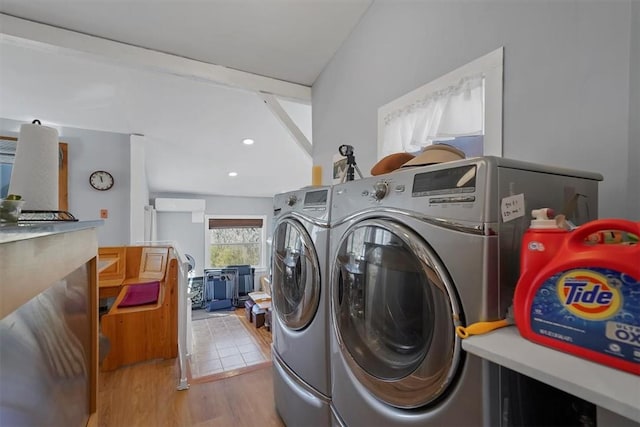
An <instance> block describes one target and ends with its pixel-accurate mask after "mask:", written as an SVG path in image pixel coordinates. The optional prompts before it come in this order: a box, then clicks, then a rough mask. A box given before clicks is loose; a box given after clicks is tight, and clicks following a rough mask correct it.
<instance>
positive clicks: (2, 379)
mask: <svg viewBox="0 0 640 427" xmlns="http://www.w3.org/2000/svg"><path fill="white" fill-rule="evenodd" d="M102 223H103V222H102V221H83V222H56V223H33V224H20V225H13V226H7V225H3V226H2V227H0V272H2V273H1V274H0V296H1V297H0V425H65V426H83V425H87V424H88V423H89V421H90V420H91V419H92V418H95V414H96V409H97V387H98V386H97V367H98V344H97V342H98V319H97V317H98V316H97V313H98V307H97V302H98V298H97V283H96V282H97V272H96V268H97V267H96V266H97V253H98V239H97V232H96V227H98V226H100V225H102ZM96 421H97V420H96Z"/></svg>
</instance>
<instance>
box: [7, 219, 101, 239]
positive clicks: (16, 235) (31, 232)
mask: <svg viewBox="0 0 640 427" xmlns="http://www.w3.org/2000/svg"><path fill="white" fill-rule="evenodd" d="M103 224H104V220H94V221H42V222H26V223H22V222H21V223H18V224H10V225H9V224H3V225H2V226H0V244H3V243H10V242H16V241H19V240H25V239H33V238H36V237H43V236H49V235H52V234H59V233H67V232H70V231H78V230H84V229H87V228H96V227H100V226H102V225H103Z"/></svg>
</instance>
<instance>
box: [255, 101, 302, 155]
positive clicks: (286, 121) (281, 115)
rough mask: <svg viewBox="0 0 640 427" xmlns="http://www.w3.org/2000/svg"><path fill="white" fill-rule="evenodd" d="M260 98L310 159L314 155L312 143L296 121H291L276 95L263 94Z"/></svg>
mask: <svg viewBox="0 0 640 427" xmlns="http://www.w3.org/2000/svg"><path fill="white" fill-rule="evenodd" d="M260 96H261V97H262V100H263V101H264V103H265V104H267V107H269V109H270V110H271V112H272V113H273V114H274V115H275V116H276V117H277V118H278V120H280V123H282V125H283V126H284V127H285V129H286V130H287V131H289V133H290V134H291V136H292V137H293V140H294V141H295V142H297V143H298V145H299V146H300V147H302V149H303V150H304V151H305V152H306V153H307V154H308V155H309V157H311V156H312V155H313V152H312V148H313V147H312V145H311V142H309V140H308V139H307V137H306V136H304V133H302V131H301V130H300V128H299V127H298V125H296V124H295V123H294V121H293V120H291V116H289V114H287V112H286V111H285V110H284V108H282V105H281V104H280V102H278V99H277V98H276V97H275V95H272V94H270V93H264V92H261V93H260Z"/></svg>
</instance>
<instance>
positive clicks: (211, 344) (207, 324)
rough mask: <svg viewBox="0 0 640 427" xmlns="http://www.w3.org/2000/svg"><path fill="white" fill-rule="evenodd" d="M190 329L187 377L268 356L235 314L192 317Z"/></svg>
mask: <svg viewBox="0 0 640 427" xmlns="http://www.w3.org/2000/svg"><path fill="white" fill-rule="evenodd" d="M192 328H193V354H191V357H190V364H191V377H192V378H197V377H203V376H207V375H213V374H218V373H221V372H225V371H231V370H235V369H239V368H244V367H247V366H251V365H255V364H258V363H262V362H266V361H267V360H268V359H267V358H266V357H265V356H264V355H263V354H262V352H261V351H260V347H259V346H258V344H257V342H256V340H255V338H253V337H252V336H251V333H250V332H249V331H248V330H247V329H246V328H245V327H244V326H243V325H242V323H241V322H240V319H238V317H237V316H236V315H235V314H228V315H225V316H220V317H210V318H207V319H202V320H196V321H194V322H193V323H192Z"/></svg>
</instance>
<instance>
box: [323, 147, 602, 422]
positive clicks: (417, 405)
mask: <svg viewBox="0 0 640 427" xmlns="http://www.w3.org/2000/svg"><path fill="white" fill-rule="evenodd" d="M601 179H602V177H601V176H600V175H598V174H594V173H586V172H579V171H573V170H566V169H558V168H551V167H545V166H540V165H534V164H528V163H523V162H518V161H513V160H507V159H501V158H492V157H483V158H475V159H466V160H461V161H455V162H450V163H445V164H439V165H432V166H426V167H420V168H412V169H406V170H402V171H397V172H395V173H391V174H386V175H382V176H378V177H373V178H367V179H362V180H358V181H352V182H347V183H343V184H339V185H336V186H334V187H333V201H332V210H331V238H330V255H329V264H330V269H331V361H330V363H331V370H332V375H331V400H332V401H331V409H332V420H333V424H334V425H346V426H349V427H353V426H367V427H370V426H483V425H484V426H499V425H513V424H510V423H509V422H508V420H507V421H506V422H505V418H507V419H508V418H509V417H510V416H512V415H511V414H513V412H509V411H508V410H507V409H505V407H506V406H509V405H506V404H505V405H502V402H506V400H503V399H509V398H511V399H512V400H513V396H507V395H505V394H504V393H503V391H504V390H503V389H502V386H501V374H502V371H501V370H500V368H498V367H497V366H496V365H492V364H490V363H489V362H486V361H483V360H482V359H480V358H478V357H475V356H473V355H471V354H467V353H466V352H464V351H463V350H462V349H461V343H460V339H459V338H457V337H456V335H455V333H454V329H455V327H456V326H457V325H460V324H463V325H466V324H471V323H474V322H477V321H486V320H497V319H500V318H502V317H504V315H505V313H506V311H507V307H508V306H509V305H510V302H511V298H512V294H513V288H514V287H515V284H516V282H517V278H518V255H519V247H520V241H521V236H522V233H523V232H524V231H525V230H526V229H527V227H528V226H529V221H530V217H529V215H528V214H527V212H530V210H531V209H534V208H540V207H550V208H554V209H556V210H557V212H562V211H563V209H564V208H565V207H567V208H566V209H567V213H568V214H569V215H570V216H571V218H570V219H571V220H573V221H574V222H576V223H582V222H585V221H588V220H592V219H595V217H596V214H597V206H598V205H597V184H598V181H600V180H601ZM569 211H570V212H569ZM511 403H513V402H510V404H511Z"/></svg>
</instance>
